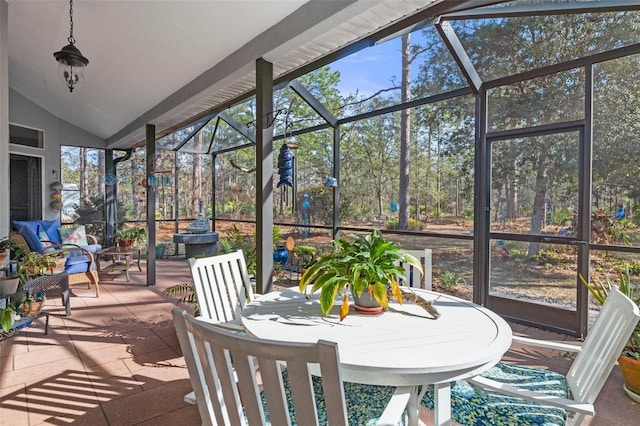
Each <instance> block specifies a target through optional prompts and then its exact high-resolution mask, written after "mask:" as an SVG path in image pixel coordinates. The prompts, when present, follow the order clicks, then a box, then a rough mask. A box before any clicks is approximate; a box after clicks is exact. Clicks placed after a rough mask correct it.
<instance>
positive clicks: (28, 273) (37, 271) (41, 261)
mask: <svg viewBox="0 0 640 426" xmlns="http://www.w3.org/2000/svg"><path fill="white" fill-rule="evenodd" d="M55 266H56V261H55V259H54V258H53V257H52V256H48V255H46V254H41V253H38V252H36V251H32V252H29V253H27V254H25V255H24V256H22V257H21V258H20V260H19V262H18V276H19V277H20V282H21V283H22V284H24V283H26V282H27V281H28V280H30V279H31V278H34V277H39V276H42V275H44V274H46V273H47V272H48V271H49V269H51V268H54V267H55Z"/></svg>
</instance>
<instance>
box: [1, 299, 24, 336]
mask: <svg viewBox="0 0 640 426" xmlns="http://www.w3.org/2000/svg"><path fill="white" fill-rule="evenodd" d="M19 318H20V316H19V315H18V314H17V313H16V307H15V306H13V305H12V304H9V305H7V306H6V307H4V308H0V326H1V327H2V330H3V331H4V332H5V333H8V332H9V330H11V326H12V325H13V323H14V322H15V320H16V319H19Z"/></svg>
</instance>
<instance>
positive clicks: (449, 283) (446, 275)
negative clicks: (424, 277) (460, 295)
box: [440, 271, 467, 289]
mask: <svg viewBox="0 0 640 426" xmlns="http://www.w3.org/2000/svg"><path fill="white" fill-rule="evenodd" d="M440 283H441V284H442V287H444V288H446V289H449V288H452V287H455V286H457V285H458V284H466V283H467V281H466V280H465V279H464V277H463V276H462V275H461V274H458V273H457V272H451V271H445V272H443V273H442V275H440Z"/></svg>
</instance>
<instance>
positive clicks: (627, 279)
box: [580, 263, 640, 360]
mask: <svg viewBox="0 0 640 426" xmlns="http://www.w3.org/2000/svg"><path fill="white" fill-rule="evenodd" d="M580 281H581V282H582V284H583V285H584V286H585V287H587V289H589V293H591V295H592V296H593V298H594V299H595V300H596V302H598V303H599V304H600V305H602V304H604V301H605V299H606V298H607V296H608V295H609V292H610V291H611V289H612V288H613V286H614V283H612V282H611V280H609V277H607V276H605V281H602V280H601V279H599V278H597V277H594V279H593V280H592V281H591V282H587V280H585V279H584V277H583V276H582V275H580ZM615 285H617V286H618V288H619V289H620V292H621V293H622V294H624V295H625V296H627V297H628V298H629V299H631V300H633V301H634V302H635V303H636V304H637V305H638V306H640V286H639V285H638V284H635V285H634V284H632V283H631V274H630V273H629V267H628V265H627V264H626V263H625V264H623V265H622V266H620V267H619V268H618V281H617V283H615ZM622 353H623V354H624V355H626V356H630V357H632V358H635V359H639V360H640V322H638V324H636V327H635V329H634V330H633V333H632V334H631V337H630V338H629V341H628V342H627V344H626V346H625V348H624V350H623V352H622Z"/></svg>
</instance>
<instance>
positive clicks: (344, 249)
mask: <svg viewBox="0 0 640 426" xmlns="http://www.w3.org/2000/svg"><path fill="white" fill-rule="evenodd" d="M334 246H335V249H334V251H333V252H332V253H330V254H328V255H326V256H323V257H322V258H320V259H319V260H318V261H317V262H316V263H314V264H313V265H311V266H310V267H309V268H307V269H306V270H305V272H304V273H303V274H302V277H301V278H300V284H299V286H300V291H301V292H303V293H304V292H305V291H307V288H308V287H309V286H311V293H314V292H316V291H318V290H320V308H321V310H322V313H323V315H325V316H327V315H328V314H329V312H330V311H331V309H332V308H333V305H334V304H335V300H336V297H337V296H339V295H342V297H343V300H342V306H341V308H340V320H342V319H344V317H346V316H347V315H348V313H349V291H347V290H350V292H351V294H352V295H353V297H354V303H355V307H356V309H360V310H362V311H364V312H381V311H382V310H384V309H387V308H388V305H389V298H390V297H391V298H394V299H396V300H397V301H398V302H399V303H402V292H401V290H400V286H399V285H398V280H397V278H398V277H401V276H403V275H404V269H403V268H402V267H401V266H400V263H408V264H410V265H412V266H413V267H415V268H417V269H418V270H419V271H420V273H421V274H424V271H423V270H422V265H421V264H420V261H419V260H418V259H416V258H415V257H414V256H411V255H409V254H407V253H404V252H402V250H401V249H400V247H398V245H397V243H395V242H393V241H387V240H386V239H385V238H384V237H383V236H382V235H381V234H380V231H378V230H375V229H374V230H373V231H372V232H371V234H370V235H367V236H364V237H363V236H359V235H353V234H351V235H349V239H338V240H334Z"/></svg>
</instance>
